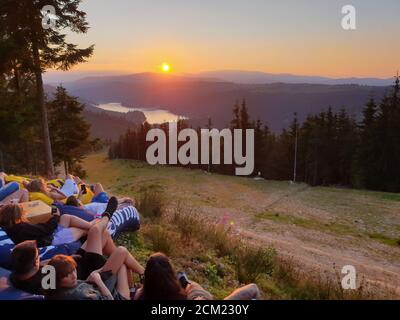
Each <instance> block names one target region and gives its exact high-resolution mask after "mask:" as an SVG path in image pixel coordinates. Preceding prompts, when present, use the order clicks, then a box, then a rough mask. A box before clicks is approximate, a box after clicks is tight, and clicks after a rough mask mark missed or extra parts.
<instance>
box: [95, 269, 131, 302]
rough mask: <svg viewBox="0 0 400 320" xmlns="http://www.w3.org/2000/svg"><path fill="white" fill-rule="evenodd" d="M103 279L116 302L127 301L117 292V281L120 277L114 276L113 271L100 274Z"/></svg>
mask: <svg viewBox="0 0 400 320" xmlns="http://www.w3.org/2000/svg"><path fill="white" fill-rule="evenodd" d="M100 276H101V279H102V280H103V282H104V284H105V286H106V287H107V288H108V290H110V292H111V294H112V296H113V297H114V300H127V299H126V298H125V297H124V296H123V295H122V294H120V293H119V292H118V290H117V280H118V277H117V275H115V274H112V273H111V271H105V272H100Z"/></svg>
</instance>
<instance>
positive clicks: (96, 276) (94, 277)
mask: <svg viewBox="0 0 400 320" xmlns="http://www.w3.org/2000/svg"><path fill="white" fill-rule="evenodd" d="M87 282H91V283H93V284H95V285H96V286H97V288H98V289H99V290H100V293H101V294H102V295H103V296H105V297H106V298H108V299H109V300H114V297H113V296H112V294H111V292H110V290H108V288H107V287H106V285H105V284H104V282H103V280H102V279H101V276H100V273H98V271H97V270H96V271H93V272H92V273H91V274H90V275H89V277H88V278H87Z"/></svg>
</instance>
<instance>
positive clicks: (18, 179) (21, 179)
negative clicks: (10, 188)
mask: <svg viewBox="0 0 400 320" xmlns="http://www.w3.org/2000/svg"><path fill="white" fill-rule="evenodd" d="M4 180H5V181H6V183H9V182H17V183H18V184H19V186H20V187H21V188H23V184H22V182H24V181H31V180H32V179H29V178H25V177H21V176H14V175H12V174H11V175H7V176H6V177H5V178H4Z"/></svg>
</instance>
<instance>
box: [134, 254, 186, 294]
mask: <svg viewBox="0 0 400 320" xmlns="http://www.w3.org/2000/svg"><path fill="white" fill-rule="evenodd" d="M141 299H143V300H186V299H187V297H186V293H185V290H184V289H183V288H182V287H181V285H180V283H179V281H178V279H177V276H176V272H175V270H174V268H173V266H172V265H171V262H170V261H169V259H168V257H167V256H166V255H165V254H163V253H155V254H153V255H151V257H150V259H149V260H148V261H147V264H146V270H145V272H144V282H143V295H142V297H141Z"/></svg>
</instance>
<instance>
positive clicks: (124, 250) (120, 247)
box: [116, 246, 129, 255]
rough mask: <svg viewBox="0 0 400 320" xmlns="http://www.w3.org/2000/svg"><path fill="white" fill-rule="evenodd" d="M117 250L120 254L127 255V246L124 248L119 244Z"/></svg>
mask: <svg viewBox="0 0 400 320" xmlns="http://www.w3.org/2000/svg"><path fill="white" fill-rule="evenodd" d="M116 250H117V252H118V253H119V254H120V255H127V254H128V253H129V252H128V249H127V248H125V247H123V246H119V247H117V249H116Z"/></svg>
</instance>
